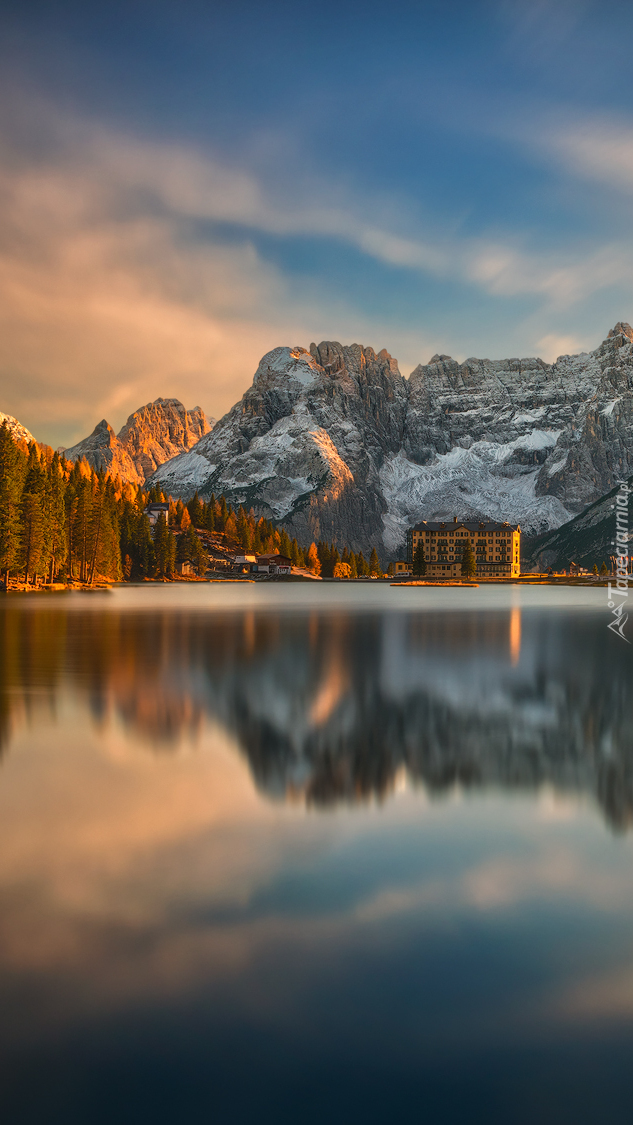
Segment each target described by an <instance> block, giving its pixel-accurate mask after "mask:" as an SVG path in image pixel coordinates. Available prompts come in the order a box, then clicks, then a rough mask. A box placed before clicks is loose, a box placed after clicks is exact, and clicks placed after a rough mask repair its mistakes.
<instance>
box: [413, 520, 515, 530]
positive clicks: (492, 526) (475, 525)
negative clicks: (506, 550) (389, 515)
mask: <svg viewBox="0 0 633 1125" xmlns="http://www.w3.org/2000/svg"><path fill="white" fill-rule="evenodd" d="M460 527H464V528H465V529H466V531H520V530H521V528H520V526H519V524H518V523H499V522H498V521H497V520H458V519H455V518H453V519H452V520H444V521H443V522H441V523H439V522H438V521H436V520H422V521H421V523H416V524H415V525H414V527H410V528H409V531H448V530H449V528H450V530H451V531H455V530H456V529H457V528H460Z"/></svg>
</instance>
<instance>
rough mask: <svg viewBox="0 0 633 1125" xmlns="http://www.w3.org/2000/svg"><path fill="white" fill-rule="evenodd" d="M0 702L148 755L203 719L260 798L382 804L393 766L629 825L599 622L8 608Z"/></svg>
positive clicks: (623, 660)
mask: <svg viewBox="0 0 633 1125" xmlns="http://www.w3.org/2000/svg"><path fill="white" fill-rule="evenodd" d="M0 624H2V653H1V656H0V659H1V661H2V669H1V670H2V673H3V678H2V682H3V684H4V685H5V689H8V690H5V691H4V692H3V693H1V694H0V699H1V700H2V707H1V708H0V721H2V717H3V716H4V722H5V725H6V726H7V729H9V727H10V723H11V719H12V714H13V712H14V711H15V709H16V708H28V707H29V706H33V705H34V703H33V700H38V701H39V702H40V703H41V701H42V700H44V701H45V702H46V701H47V703H48V705H49V706H54V701H55V695H56V693H57V692H58V691H59V690H60V685H61V683H62V680H66V682H68V680H70V683H71V684H72V685H73V687H74V689H75V690H77V689H79V690H80V691H81V692H82V693H84V694H86V695H87V696H88V698H89V700H90V705H91V707H92V710H93V713H94V715H95V718H97V719H98V720H99V721H100V722H105V721H107V719H108V716H109V715H111V714H113V713H114V714H117V715H118V716H119V717H120V719H122V720H123V721H124V722H125V724H126V725H128V726H129V727H130V728H132V729H134V730H135V731H136V732H138V733H139V734H141V735H142V736H143V737H145V738H148V739H150V740H151V741H152V743H153V744H154V745H155V746H157V747H160V746H164V747H166V748H168V747H170V746H172V745H174V744H175V743H176V741H177V740H178V739H180V737H181V736H182V734H183V733H184V732H186V731H195V730H196V729H197V728H198V727H199V726H200V724H201V723H202V722H203V720H204V719H205V718H206V717H209V718H213V719H215V720H218V721H220V722H221V723H222V724H223V725H224V726H226V727H227V728H228V729H229V730H230V731H231V732H232V733H233V734H234V735H235V737H236V738H237V739H238V741H239V743H240V745H241V746H242V748H243V751H244V753H245V755H246V756H247V758H248V761H249V763H250V767H251V770H252V772H253V775H254V777H255V778H256V781H257V784H258V785H259V786H260V788H261V789H263V790H265V791H266V792H268V793H270V794H274V795H279V796H283V795H290V794H292V793H294V794H297V795H301V796H302V797H303V798H304V799H305V800H307V801H308V802H311V803H313V804H329V803H332V802H335V801H338V800H349V801H355V800H359V799H365V798H367V797H370V796H372V795H376V796H382V795H384V794H386V793H387V792H388V791H389V790H390V789H391V788H392V786H393V784H394V781H395V779H396V778H397V777H398V776H399V774H400V773H401V772H402V771H403V769H405V770H406V771H407V773H408V775H409V777H410V778H412V779H413V780H420V781H423V782H424V783H425V784H426V786H427V787H428V788H429V790H430V791H431V792H441V791H443V790H446V789H447V788H450V787H452V786H454V785H455V784H456V783H460V784H461V785H463V786H482V785H503V786H505V787H512V788H526V787H530V788H531V787H536V786H540V785H542V784H543V783H545V782H549V783H551V784H552V785H554V786H556V787H557V788H558V789H561V790H570V791H586V792H592V793H594V794H595V796H596V798H597V800H598V801H599V802H600V804H601V805H602V807H603V808H604V810H605V813H606V815H607V817H608V819H609V821H610V822H611V823H612V824H613V825H616V826H619V827H625V826H628V825H630V824H631V823H633V718H632V715H631V704H630V698H629V696H628V684H629V682H630V678H631V677H630V673H631V663H632V658H633V653H631V652H630V650H629V648H628V647H627V646H625V645H624V644H621V645H619V646H618V647H617V648H616V644H617V642H616V641H614V638H613V637H612V635H611V634H610V633H609V632H608V631H607V629H606V625H605V622H604V617H603V615H593V614H586V613H585V614H582V615H579V616H577V615H575V614H573V613H570V612H561V613H554V614H552V613H551V612H547V613H545V612H541V611H536V610H533V611H529V612H527V613H525V612H524V613H523V615H522V617H521V615H520V614H519V611H518V610H514V611H512V612H511V613H507V612H498V613H497V612H486V613H470V614H468V613H467V614H459V615H458V614H457V613H444V614H439V613H425V614H415V615H414V614H412V615H406V616H405V615H400V614H386V615H382V616H379V615H375V616H367V615H366V616H360V615H355V614H350V615H341V614H338V615H335V616H334V615H331V614H328V613H323V614H312V615H305V616H291V615H284V614H273V613H261V614H255V613H253V612H245V613H243V614H241V615H231V616H229V615H217V614H215V615H211V614H196V615H194V614H190V613H177V612H170V613H153V614H149V613H146V614H142V615H133V614H119V613H116V612H106V613H100V612H99V613H95V612H91V613H89V614H86V615H83V614H81V615H80V614H74V613H65V612H64V611H63V610H58V609H54V608H52V609H50V610H49V609H47V610H42V611H39V612H33V611H32V610H29V609H28V608H26V607H25V608H22V607H21V606H20V605H18V604H16V603H15V602H12V603H9V604H7V607H6V609H5V610H4V611H3V612H2V621H1V622H0Z"/></svg>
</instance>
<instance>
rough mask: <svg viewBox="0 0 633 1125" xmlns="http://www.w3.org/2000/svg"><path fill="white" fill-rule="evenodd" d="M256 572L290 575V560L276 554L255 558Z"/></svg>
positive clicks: (285, 556)
mask: <svg viewBox="0 0 633 1125" xmlns="http://www.w3.org/2000/svg"><path fill="white" fill-rule="evenodd" d="M257 570H258V571H259V573H260V574H290V572H291V570H292V559H289V558H288V557H287V555H279V554H277V553H275V554H271V555H258V556H257Z"/></svg>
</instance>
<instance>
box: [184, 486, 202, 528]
mask: <svg viewBox="0 0 633 1125" xmlns="http://www.w3.org/2000/svg"><path fill="white" fill-rule="evenodd" d="M187 508H188V510H189V515H190V516H191V522H192V524H193V526H194V527H202V517H203V514H204V513H203V508H202V504H201V503H200V498H199V496H198V493H197V492H195V493H194V495H193V497H192V498H191V500H190V501H189V503H188V504H187Z"/></svg>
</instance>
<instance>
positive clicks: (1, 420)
mask: <svg viewBox="0 0 633 1125" xmlns="http://www.w3.org/2000/svg"><path fill="white" fill-rule="evenodd" d="M0 426H6V427H7V429H8V430H9V433H11V434H12V435H13V437H14V438H20V440H21V441H27V442H29V443H30V442H32V441H35V438H34V437H33V434H32V433H31V432H30V430H27V428H26V426H23V425H22V423H21V422H18V420H17V418H14V417H13V416H12V415H11V414H3V413H2V411H1V410H0Z"/></svg>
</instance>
